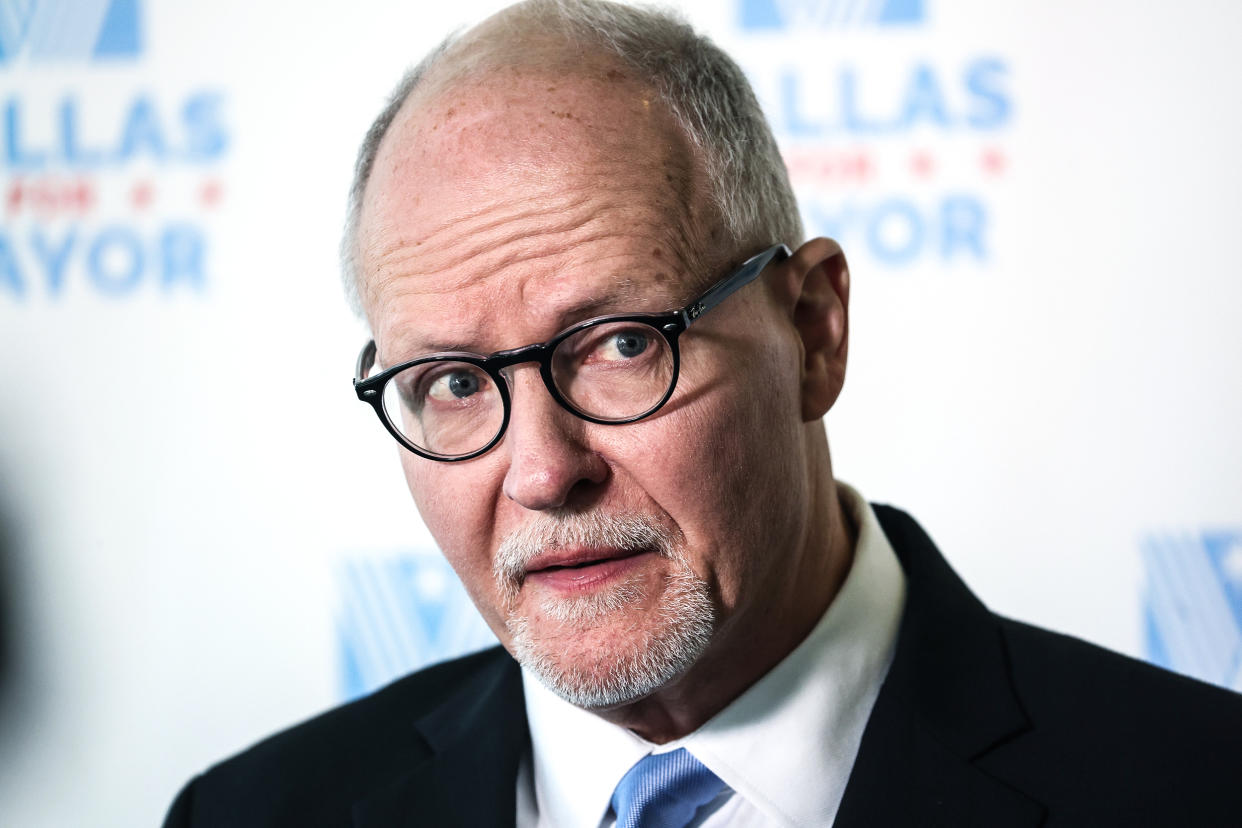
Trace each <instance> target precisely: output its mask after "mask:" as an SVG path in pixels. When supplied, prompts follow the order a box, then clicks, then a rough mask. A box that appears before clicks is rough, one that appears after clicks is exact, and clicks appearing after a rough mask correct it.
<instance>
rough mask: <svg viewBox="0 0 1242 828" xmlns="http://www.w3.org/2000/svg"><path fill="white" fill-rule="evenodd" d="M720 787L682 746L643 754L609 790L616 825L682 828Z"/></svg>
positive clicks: (719, 782) (642, 827)
mask: <svg viewBox="0 0 1242 828" xmlns="http://www.w3.org/2000/svg"><path fill="white" fill-rule="evenodd" d="M723 787H724V783H723V782H721V781H720V777H719V776H717V775H716V774H714V773H712V772H711V771H709V770H708V769H707V768H706V767H704V765H703V763H702V762H700V761H699V760H698V759H695V758H694V757H693V756H691V755H690V752H689V751H687V750H686V749H685V748H678V749H677V750H673V751H669V752H668V753H655V754H651V755H650V756H645V757H643V758H642V759H640V760H639V761H638V762H637V763H636V764H635V765H634V767H632V768H630V769H629V770H628V771H626V773H625V776H623V777H621V781H620V782H618V783H617V789H616V790H615V791H613V793H612V809H613V810H614V811H615V812H616V814H617V828H685V826H686V825H689V824H690V820H692V819H694V813H695V811H697V810H698V809H699V808H701V807H703V806H704V805H706V804H707V803H708V802H711V801H712V800H713V799H714V798H715V797H716V794H718V793H720V789H721V788H723Z"/></svg>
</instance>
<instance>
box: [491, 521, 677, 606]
mask: <svg viewBox="0 0 1242 828" xmlns="http://www.w3.org/2000/svg"><path fill="white" fill-rule="evenodd" d="M567 546H599V547H608V548H611V549H618V550H622V551H634V552H637V551H639V550H643V549H650V550H654V551H655V552H656V553H657V554H659V555H662V556H664V557H672V549H673V536H672V533H670V532H669V530H668V529H667V528H665V527H664V526H663V525H662V524H660V523H659V522H658V521H656V520H655V519H654V518H652V517H649V516H647V515H642V514H618V515H608V514H602V513H599V512H581V513H574V514H569V515H563V516H560V517H557V516H554V515H552V514H548V513H544V514H540V515H538V516H536V517H535V518H534V519H533V520H532V521H531V522H530V523H528V524H526V525H525V526H523V527H522V528H520V529H516V530H514V531H513V532H511V533H510V534H509V535H507V536H506V537H505V539H504V540H503V541H501V543H500V547H499V548H498V549H497V550H496V559H495V560H494V561H493V562H492V574H493V575H494V576H495V577H496V582H497V583H498V584H499V585H500V588H501V591H502V592H503V593H504V594H505V595H507V596H509V597H510V598H512V597H514V596H516V594H517V591H518V589H519V588H521V586H522V581H523V579H524V578H525V577H526V571H527V565H528V564H529V563H530V561H531V560H533V559H534V558H536V557H537V556H539V555H542V554H544V553H546V552H550V551H552V550H555V549H563V548H565V547H567Z"/></svg>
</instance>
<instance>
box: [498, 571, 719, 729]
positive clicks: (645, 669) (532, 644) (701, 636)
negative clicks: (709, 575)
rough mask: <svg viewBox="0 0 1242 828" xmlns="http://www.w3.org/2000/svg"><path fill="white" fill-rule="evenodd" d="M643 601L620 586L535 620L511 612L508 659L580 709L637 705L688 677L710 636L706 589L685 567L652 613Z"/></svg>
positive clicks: (561, 604) (549, 609)
mask: <svg viewBox="0 0 1242 828" xmlns="http://www.w3.org/2000/svg"><path fill="white" fill-rule="evenodd" d="M645 598H646V596H645V595H644V593H643V591H642V590H641V589H640V588H639V587H636V586H632V585H621V586H619V587H616V588H613V589H609V590H601V591H599V592H594V593H590V594H587V595H582V596H577V597H574V598H570V599H562V600H555V601H553V600H549V601H544V602H542V603H541V604H540V606H539V608H538V613H537V614H536V615H535V616H534V617H533V618H532V617H531V615H529V614H525V613H518V612H514V613H512V614H511V615H510V617H509V620H508V622H507V626H508V631H509V636H510V641H511V650H512V652H513V655H514V657H515V658H516V659H517V660H518V663H520V664H521V665H522V666H523V667H525V668H526V669H527V670H529V671H530V672H532V673H533V674H534V675H535V676H536V677H537V678H538V679H539V680H540V681H541V682H542V683H543V684H544V686H546V687H547V688H548V689H550V690H551V691H552V692H554V693H556V694H557V695H558V696H560V697H561V698H563V699H565V701H567V702H569V703H570V704H573V705H577V706H578V707H582V708H587V709H603V708H609V707H617V706H620V705H624V704H628V703H630V702H635V701H638V700H639V699H641V698H643V697H645V696H648V695H650V694H651V693H653V692H655V691H656V690H658V689H660V688H661V687H663V686H664V685H666V684H668V683H670V682H672V681H674V680H676V679H677V678H678V677H680V676H681V675H682V674H684V673H685V672H686V671H687V670H688V669H690V667H691V666H692V665H693V664H694V663H695V662H696V661H698V659H699V657H700V656H702V655H703V653H704V652H705V651H706V650H707V647H708V645H709V644H710V643H711V639H712V634H713V632H714V631H715V628H716V611H715V607H714V605H713V604H712V601H711V598H710V595H709V593H708V587H707V584H706V583H705V582H704V581H702V580H701V579H699V578H698V577H697V576H695V574H694V573H693V572H692V571H691V570H690V569H689V567H684V568H679V569H678V571H676V572H674V573H673V574H672V575H671V576H670V577H669V578H668V580H667V581H666V583H665V588H664V589H663V590H662V592H661V595H660V597H659V599H658V601H657V602H656V604H655V605H654V606H644V605H645V604H646V600H645ZM636 614H637V615H638V616H639V617H637V618H636V617H635V616H636Z"/></svg>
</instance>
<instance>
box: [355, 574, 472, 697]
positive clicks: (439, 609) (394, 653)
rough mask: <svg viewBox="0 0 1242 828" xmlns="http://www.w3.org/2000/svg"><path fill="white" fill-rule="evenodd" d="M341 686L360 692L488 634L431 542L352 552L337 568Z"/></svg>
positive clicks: (461, 650)
mask: <svg viewBox="0 0 1242 828" xmlns="http://www.w3.org/2000/svg"><path fill="white" fill-rule="evenodd" d="M338 583H339V588H340V596H341V601H340V613H339V616H338V620H337V635H338V642H339V654H340V667H341V674H340V678H341V693H342V696H343V698H345V699H354V698H357V697H359V696H362V695H365V694H366V693H369V692H371V691H372V690H375V689H377V688H379V687H382V686H383V685H385V684H387V683H388V682H390V681H393V680H394V679H396V678H399V677H401V676H403V675H405V674H406V673H408V672H410V671H412V670H417V669H418V668H420V667H424V666H426V665H428V664H432V663H434V662H437V661H443V660H445V659H448V658H452V657H454V656H458V655H463V654H465V653H468V652H471V651H474V650H479V649H482V648H484V647H489V646H491V645H493V644H495V643H496V637H495V636H494V635H492V631H491V630H490V629H488V627H487V624H485V623H484V622H483V619H482V617H480V616H479V613H478V610H476V609H475V608H474V604H473V603H471V601H470V597H469V596H468V595H467V594H466V590H465V588H464V587H463V586H462V585H461V581H459V580H458V579H457V575H456V573H454V572H453V569H452V567H450V566H449V565H448V562H447V561H445V560H444V558H443V556H441V555H440V553H439V552H437V551H435V550H433V549H427V550H418V551H416V552H400V553H393V554H387V555H377V556H367V557H358V558H354V559H352V560H350V561H349V562H347V563H346V564H345V565H343V566H342V567H341V568H340V570H339V571H338Z"/></svg>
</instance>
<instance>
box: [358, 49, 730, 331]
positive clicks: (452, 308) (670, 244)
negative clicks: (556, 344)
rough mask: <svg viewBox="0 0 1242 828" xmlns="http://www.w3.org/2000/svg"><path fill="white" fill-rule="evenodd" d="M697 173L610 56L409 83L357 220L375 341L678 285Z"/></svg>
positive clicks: (646, 97) (653, 303)
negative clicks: (569, 66) (422, 85)
mask: <svg viewBox="0 0 1242 828" xmlns="http://www.w3.org/2000/svg"><path fill="white" fill-rule="evenodd" d="M701 180H702V176H701V172H700V169H699V164H698V161H697V157H696V155H695V154H694V153H693V152H692V151H691V149H690V147H689V145H688V142H687V141H686V139H685V137H684V135H683V133H682V132H681V130H680V129H679V128H678V127H677V126H676V124H675V123H674V121H673V119H672V117H671V115H670V114H669V113H668V112H667V110H666V109H665V108H664V107H663V106H662V105H661V104H659V103H658V101H657V100H656V99H655V95H654V92H652V91H651V90H649V89H645V88H644V87H643V86H642V85H641V84H638V83H636V82H634V81H633V80H631V79H629V78H627V77H626V76H624V75H622V74H621V73H619V72H618V71H616V70H615V69H609V68H607V67H599V68H598V71H595V70H592V71H587V72H583V73H581V74H576V75H574V76H573V77H565V76H564V75H558V74H556V73H550V72H547V71H539V70H533V69H507V70H506V69H501V70H496V71H493V72H490V73H489V74H488V75H487V76H486V77H483V78H480V79H476V80H472V81H469V82H465V81H462V82H457V83H455V84H453V85H452V86H451V87H449V88H448V89H445V90H442V91H439V92H436V93H434V95H433V96H432V97H430V98H425V99H420V98H417V97H415V98H414V99H412V100H411V101H409V102H407V105H406V106H405V107H404V108H403V110H402V111H401V112H400V113H399V114H398V117H397V118H396V119H395V120H394V122H393V125H392V127H391V128H390V129H389V132H388V135H386V136H385V139H384V141H383V143H382V144H381V146H380V150H379V153H378V154H377V156H376V161H375V164H374V166H373V170H372V177H371V180H370V182H369V183H368V186H367V190H366V194H365V198H364V200H363V205H362V213H361V217H360V223H359V252H360V257H359V258H360V262H359V263H360V267H361V271H362V276H363V285H362V287H363V298H364V304H365V306H366V308H367V315H368V317H369V319H370V321H371V324H372V329H373V331H374V332H375V334H376V338H377V341H380V343H381V351H383V350H384V347H385V341H387V342H388V345H389V349H390V350H391V349H397V348H405V347H408V348H417V347H420V342H419V340H420V339H421V340H425V339H427V336H428V335H434V336H437V337H442V338H443V337H448V338H449V339H453V340H454V341H456V340H455V339H454V337H458V338H460V337H468V336H470V335H475V334H477V331H472V330H470V329H471V328H472V327H475V328H477V327H481V326H484V325H485V323H487V322H488V321H491V322H494V321H496V319H497V318H498V317H504V316H509V317H514V316H518V317H521V318H522V319H523V320H526V321H529V322H530V325H531V327H532V328H539V327H540V326H546V325H549V324H555V322H556V319H555V318H554V317H556V316H557V315H558V314H560V315H573V313H574V312H575V308H579V310H580V311H581V312H589V310H590V308H591V307H595V308H598V309H599V310H600V312H607V311H608V310H609V308H608V307H607V306H608V304H609V303H610V302H614V301H615V302H621V301H628V302H631V303H632V302H635V301H639V302H642V303H646V304H647V305H649V306H648V307H637V308H635V309H639V310H659V309H664V308H666V307H669V306H671V305H670V303H671V302H672V301H674V300H681V299H684V298H686V297H685V296H684V293H685V289H684V287H683V285H684V284H685V283H686V282H687V281H688V280H690V279H693V278H695V276H696V274H695V273H694V271H695V270H696V268H697V262H698V261H699V260H700V259H702V255H701V249H700V248H701V245H702V241H701V236H702V234H701V233H700V232H699V231H698V228H699V227H701V226H703V225H704V224H705V223H707V211H706V209H705V207H704V205H705V203H706V200H705V199H704V198H703V197H702V190H703V188H702V186H701ZM661 303H663V304H661ZM579 306H580V307H579ZM467 311H469V312H467ZM571 321H576V320H571ZM446 328H454V330H446ZM528 341H529V340H528ZM514 344H524V343H523V342H517V343H512V342H508V343H504V344H502V345H498V346H497V347H510V346H512V345H514Z"/></svg>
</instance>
